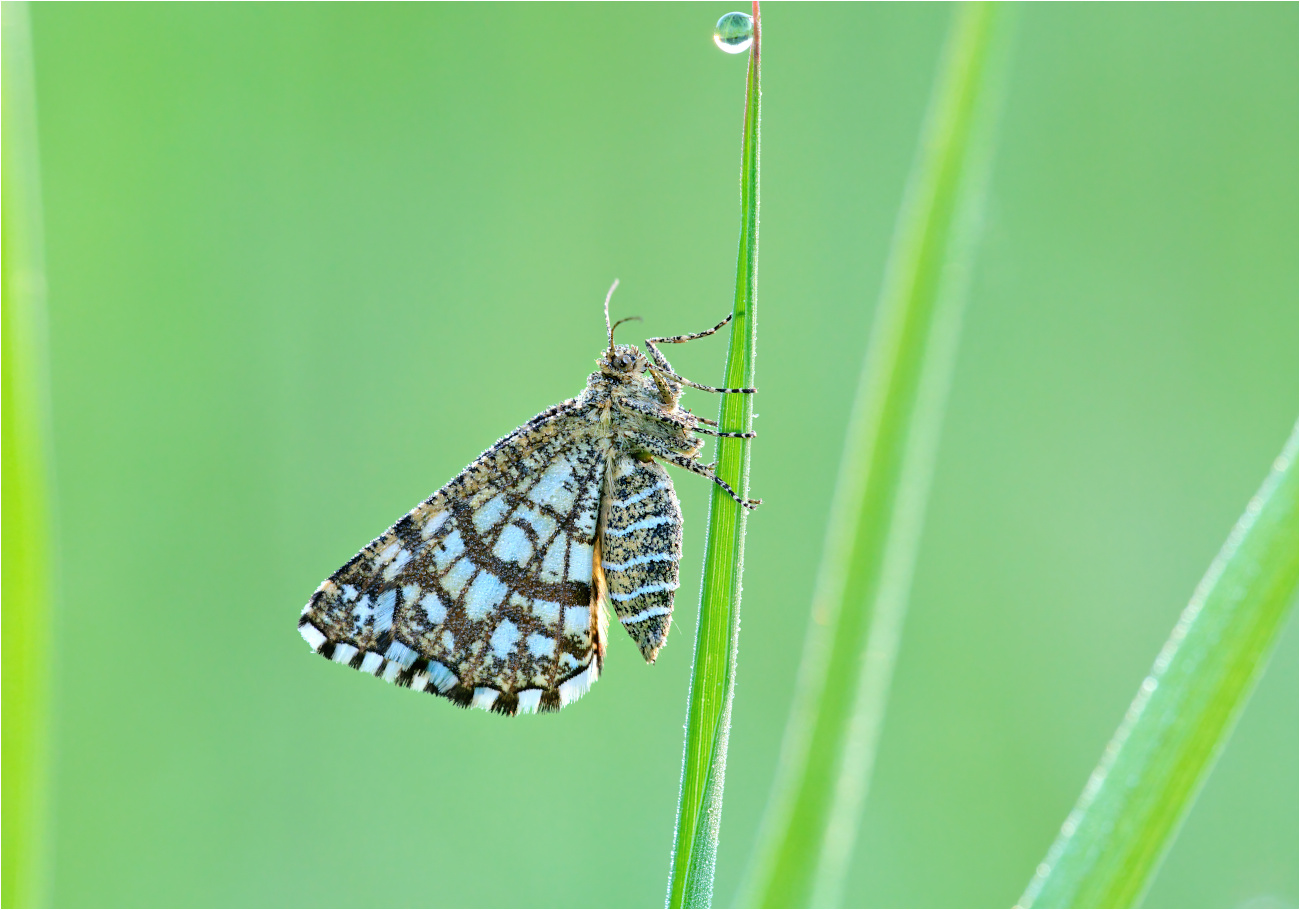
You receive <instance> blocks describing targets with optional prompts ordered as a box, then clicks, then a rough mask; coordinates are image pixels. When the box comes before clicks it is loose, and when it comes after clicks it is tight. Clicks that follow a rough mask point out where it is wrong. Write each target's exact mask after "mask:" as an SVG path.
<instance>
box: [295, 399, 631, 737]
mask: <svg viewBox="0 0 1300 910" xmlns="http://www.w3.org/2000/svg"><path fill="white" fill-rule="evenodd" d="M594 429H596V427H595V426H594V425H593V424H591V423H590V422H589V421H587V420H585V419H584V418H583V416H582V413H581V409H580V408H579V407H578V406H577V401H576V400H571V401H568V402H565V403H564V404H562V405H559V406H557V407H555V408H552V409H551V410H550V411H547V412H545V413H543V414H540V415H538V417H536V418H534V419H533V420H532V421H530V422H529V423H527V424H525V425H524V426H522V427H520V428H519V429H518V430H516V431H515V432H514V433H511V434H510V435H508V436H506V437H505V438H503V439H502V440H500V441H499V442H498V443H497V444H496V445H494V446H492V447H491V448H490V449H488V450H487V451H486V452H484V453H483V455H482V456H480V457H479V458H478V459H477V460H476V461H475V462H474V463H473V464H471V465H470V466H469V467H467V468H466V469H465V470H464V471H463V472H461V474H460V475H459V476H457V477H456V478H455V479H453V480H452V481H451V482H450V483H448V484H447V485H446V486H445V487H443V488H442V489H441V490H439V491H438V492H437V493H435V494H434V495H433V496H431V497H430V498H429V499H428V500H426V501H425V502H423V503H421V504H420V505H419V506H417V507H416V508H415V509H413V510H412V511H411V512H410V513H409V514H407V515H406V516H405V517H404V518H402V519H401V520H400V521H398V522H397V523H396V524H395V525H393V526H392V527H391V528H390V529H389V530H388V531H387V532H385V533H384V534H383V535H381V536H380V537H378V538H377V539H376V540H374V541H373V542H372V543H371V544H370V545H369V546H367V547H366V548H365V549H363V550H362V551H361V552H360V553H358V554H357V555H356V556H355V557H353V558H352V560H351V561H349V562H348V563H347V564H346V565H345V566H343V568H341V569H339V570H338V571H337V572H335V573H334V574H333V575H331V576H330V577H329V578H328V579H327V580H326V581H325V582H324V583H322V584H321V586H320V587H319V588H318V589H317V590H316V592H315V594H313V595H312V598H311V600H310V602H309V603H308V604H307V606H306V608H305V609H304V610H303V612H302V616H301V618H300V619H299V622H298V626H299V630H300V632H301V633H302V636H303V638H305V639H306V640H307V642H308V643H309V644H310V645H311V646H312V647H313V649H315V650H316V651H317V652H318V653H319V654H321V655H322V656H324V657H326V658H328V659H331V660H333V661H336V662H338V663H343V664H348V665H350V666H352V667H354V668H356V669H359V670H362V671H364V672H367V673H371V674H373V675H375V676H378V677H381V678H383V679H386V680H388V681H389V682H395V683H397V684H398V685H402V686H409V687H411V688H413V689H417V690H422V691H426V692H433V693H435V694H438V695H442V696H444V697H446V698H449V699H451V700H452V701H454V702H457V703H458V704H461V705H473V706H475V707H480V708H485V709H490V710H492V711H496V712H499V713H502V714H516V713H532V712H537V711H556V710H559V709H560V708H561V707H563V706H564V705H566V704H568V703H569V702H571V701H573V700H574V699H576V698H578V697H579V696H581V695H582V694H584V693H585V692H586V691H587V689H589V688H590V687H591V684H592V683H593V682H595V681H596V678H597V677H598V676H599V674H600V671H601V667H602V662H603V660H604V653H605V628H604V621H603V618H602V614H601V611H600V609H599V603H598V596H599V595H598V589H597V586H596V585H595V584H594V579H593V569H594V561H595V558H596V556H595V550H596V547H595V535H596V525H597V522H598V520H599V514H600V511H599V510H600V499H601V494H602V490H603V487H604V480H605V471H606V465H607V462H608V457H607V453H608V450H609V443H608V438H607V437H603V436H602V435H601V434H600V433H599V432H593V430H594Z"/></svg>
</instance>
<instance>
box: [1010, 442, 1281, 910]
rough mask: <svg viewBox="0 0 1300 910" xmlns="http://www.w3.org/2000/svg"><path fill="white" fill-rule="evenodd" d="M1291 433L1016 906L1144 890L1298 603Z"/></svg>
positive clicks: (1127, 895)
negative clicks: (1296, 602) (1296, 595)
mask: <svg viewBox="0 0 1300 910" xmlns="http://www.w3.org/2000/svg"><path fill="white" fill-rule="evenodd" d="M1298 429H1300V428H1298ZM1296 442H1297V430H1293V431H1292V433H1291V438H1290V439H1289V440H1287V443H1286V447H1285V448H1284V449H1283V450H1282V454H1281V455H1279V456H1278V458H1277V459H1276V460H1275V461H1274V462H1273V467H1272V470H1271V471H1270V472H1269V474H1268V477H1266V478H1265V480H1264V485H1263V486H1262V487H1260V490H1259V492H1258V493H1256V494H1255V496H1254V498H1253V499H1251V501H1250V503H1249V504H1248V505H1247V506H1246V511H1245V513H1244V514H1243V515H1242V516H1241V518H1240V519H1239V520H1238V521H1237V524H1236V526H1235V527H1234V528H1233V529H1232V533H1231V534H1229V535H1228V541H1227V543H1225V544H1224V545H1223V549H1222V550H1220V551H1219V554H1218V556H1216V557H1215V558H1214V562H1212V563H1211V564H1210V568H1209V569H1208V570H1207V571H1206V573H1205V577H1204V578H1202V579H1201V583H1200V584H1199V585H1198V586H1197V588H1196V591H1195V593H1193V594H1192V599H1191V602H1190V603H1189V604H1188V605H1187V608H1186V609H1185V610H1183V615H1182V616H1180V617H1179V619H1178V624H1177V625H1175V626H1174V631H1173V633H1172V634H1171V635H1170V636H1169V640H1168V641H1167V642H1165V646H1164V647H1163V648H1162V649H1161V650H1160V654H1159V656H1157V657H1156V662H1155V666H1154V667H1152V669H1151V672H1150V674H1149V675H1148V676H1147V678H1146V679H1144V680H1143V681H1142V685H1141V686H1140V687H1139V688H1138V693H1137V697H1136V698H1134V699H1133V704H1132V705H1130V706H1129V709H1128V713H1127V714H1126V715H1125V716H1124V720H1123V722H1122V723H1121V724H1120V726H1119V729H1118V730H1117V731H1115V736H1114V738H1113V739H1111V741H1110V743H1109V744H1107V746H1106V751H1105V752H1103V753H1102V757H1101V762H1100V763H1099V764H1098V765H1097V769H1096V770H1095V771H1093V772H1092V776H1091V777H1090V778H1089V779H1088V784H1087V786H1086V787H1084V790H1083V795H1082V796H1080V797H1079V802H1078V803H1077V804H1076V805H1075V807H1074V810H1073V811H1072V812H1071V813H1070V815H1069V817H1068V818H1066V820H1065V824H1063V825H1062V826H1061V833H1060V835H1059V836H1058V837H1057V839H1056V843H1054V844H1052V847H1051V849H1050V850H1049V851H1048V853H1047V858H1046V859H1045V860H1044V861H1043V863H1042V864H1041V865H1040V866H1039V867H1038V871H1037V874H1035V876H1034V878H1033V880H1032V881H1031V882H1030V883H1029V887H1028V888H1027V889H1026V890H1025V893H1024V895H1023V896H1022V897H1021V898H1020V906H1025V907H1129V906H1132V905H1133V904H1135V903H1136V902H1137V901H1138V900H1140V899H1141V897H1142V894H1143V893H1144V892H1145V891H1146V888H1147V886H1148V885H1149V884H1150V882H1151V879H1152V877H1153V876H1154V874H1155V871H1156V869H1157V868H1158V867H1159V865H1160V861H1161V859H1163V857H1164V855H1165V852H1166V851H1167V850H1168V849H1169V845H1170V844H1171V843H1172V842H1173V839H1174V835H1175V834H1177V833H1178V828H1179V826H1180V825H1181V824H1182V821H1183V819H1184V818H1185V817H1186V815H1187V812H1188V810H1189V809H1190V808H1191V805H1192V802H1193V801H1194V800H1195V799H1196V794H1197V793H1198V792H1199V790H1200V788H1201V785H1202V784H1203V783H1204V781H1205V778H1206V775H1207V774H1208V773H1209V770H1210V768H1211V767H1212V766H1213V764H1214V760H1215V758H1216V757H1217V756H1218V754H1219V752H1220V751H1221V750H1222V749H1223V745H1224V743H1225V742H1226V741H1227V739H1228V736H1229V734H1230V733H1231V732H1232V728H1233V726H1234V724H1235V723H1236V721H1237V717H1238V716H1239V715H1240V714H1241V710H1242V708H1243V707H1244V706H1245V704H1246V700H1247V699H1248V698H1249V697H1250V693H1251V692H1252V691H1253V690H1254V688H1255V683H1256V682H1257V681H1258V680H1259V677H1260V674H1261V673H1262V672H1263V670H1264V666H1265V664H1266V663H1267V661H1268V657H1269V655H1270V654H1271V653H1272V650H1273V646H1274V645H1275V644H1276V643H1277V636H1278V633H1279V632H1280V631H1281V629H1282V626H1283V624H1284V622H1285V620H1286V619H1287V616H1288V615H1289V613H1290V608H1291V607H1293V606H1294V604H1295V591H1296V579H1297V566H1298V563H1300V557H1298V556H1297V547H1300V537H1298V534H1297V524H1298V523H1300V512H1298V510H1297V495H1300V488H1298V487H1297V483H1296Z"/></svg>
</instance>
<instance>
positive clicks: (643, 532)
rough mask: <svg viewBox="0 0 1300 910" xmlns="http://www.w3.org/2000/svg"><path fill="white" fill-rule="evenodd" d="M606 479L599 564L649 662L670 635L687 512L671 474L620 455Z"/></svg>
mask: <svg viewBox="0 0 1300 910" xmlns="http://www.w3.org/2000/svg"><path fill="white" fill-rule="evenodd" d="M611 470H612V473H611V475H610V477H609V479H608V480H607V481H606V485H607V488H608V490H609V492H608V498H607V500H606V503H605V520H604V527H603V530H602V533H601V538H600V544H601V552H600V560H601V562H600V565H601V569H602V570H603V571H604V575H605V584H606V587H607V589H608V596H609V602H610V605H611V606H612V607H613V608H614V612H615V614H617V616H618V618H619V621H620V622H622V623H623V628H625V629H627V631H628V634H629V635H631V636H632V639H633V640H634V641H635V642H636V643H637V647H639V648H640V649H641V654H642V655H643V656H644V657H645V659H646V662H647V663H654V660H655V656H656V655H657V654H658V653H659V649H660V648H662V647H663V644H664V641H665V639H667V638H668V627H669V626H670V625H671V624H672V621H673V594H674V592H676V590H677V569H678V564H679V561H680V560H681V555H682V513H681V509H680V508H679V507H678V505H677V497H676V496H675V495H674V494H673V486H672V481H671V480H670V479H669V478H668V472H667V471H665V470H664V469H663V468H662V467H660V466H659V465H658V464H656V463H655V462H653V461H645V462H643V461H639V460H637V459H636V458H633V457H631V456H628V455H619V456H618V457H617V458H616V459H615V461H614V464H613V467H612V469H611Z"/></svg>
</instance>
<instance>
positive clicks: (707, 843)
mask: <svg viewBox="0 0 1300 910" xmlns="http://www.w3.org/2000/svg"><path fill="white" fill-rule="evenodd" d="M753 15H754V41H753V44H752V45H751V47H750V52H749V73H748V77H747V81H746V90H745V121H744V130H743V133H742V136H743V138H742V140H741V171H740V209H741V214H740V251H739V254H738V256H737V262H736V298H735V304H734V306H733V309H732V313H733V316H732V320H731V343H730V347H729V348H728V351H727V369H726V378H725V380H724V382H723V385H724V386H725V387H727V388H751V387H753V385H754V345H755V342H756V339H757V302H758V284H757V281H758V160H759V45H760V33H761V22H760V16H759V7H758V2H757V0H754V7H753ZM721 397H722V403H721V405H720V408H719V414H718V428H719V429H720V430H724V431H730V432H737V431H740V432H749V431H750V430H751V429H752V427H753V410H754V409H753V396H752V395H723V396H721ZM716 470H717V474H718V476H719V477H720V478H722V479H723V480H725V481H726V482H727V483H728V484H730V485H731V488H732V489H733V490H736V491H737V492H738V493H739V494H740V495H741V496H742V497H748V495H749V440H747V439H719V440H718V462H717V468H716ZM745 518H746V510H745V509H743V508H741V507H740V506H739V505H738V504H737V503H736V502H734V501H733V500H732V499H731V497H729V496H727V494H726V493H725V492H723V491H722V490H721V489H718V488H717V486H715V487H714V489H713V498H712V499H711V500H710V502H709V529H708V535H707V537H706V539H705V543H704V577H703V581H702V582H701V590H700V616H699V626H698V629H697V631H696V635H695V661H694V665H693V666H692V669H691V690H690V697H689V701H688V705H687V715H686V743H685V747H684V755H683V758H682V783H681V795H680V797H679V798H678V803H677V828H676V832H675V835H674V839H673V854H672V862H671V872H670V874H669V880H668V902H667V903H668V906H669V907H707V906H709V905H710V903H711V901H712V899H713V871H714V864H715V863H716V861H717V847H718V831H719V825H720V823H721V818H722V788H723V781H724V778H725V774H726V768H727V737H728V735H729V733H730V730H731V701H732V695H733V690H734V687H735V681H736V652H737V648H738V639H739V633H740V587H741V575H742V573H743V571H744V565H745Z"/></svg>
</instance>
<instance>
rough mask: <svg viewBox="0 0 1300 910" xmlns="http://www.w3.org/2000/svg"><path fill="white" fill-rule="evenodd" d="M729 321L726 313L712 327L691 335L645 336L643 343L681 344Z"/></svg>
mask: <svg viewBox="0 0 1300 910" xmlns="http://www.w3.org/2000/svg"><path fill="white" fill-rule="evenodd" d="M730 321H731V314H730V313H728V314H727V316H726V318H725V319H723V320H722V321H721V322H719V323H718V324H717V325H715V326H714V327H713V328H711V329H705V330H704V331H703V332H695V333H693V334H691V335H673V336H671V337H668V338H647V339H646V342H645V343H646V344H647V345H649V344H653V343H656V342H657V343H659V344H681V343H682V342H683V341H694V340H695V339H696V338H707V337H708V336H710V335H712V334H713V333H714V332H716V331H717V330H718V329H720V328H722V327H723V326H724V325H726V324H727V323H728V322H730Z"/></svg>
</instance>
